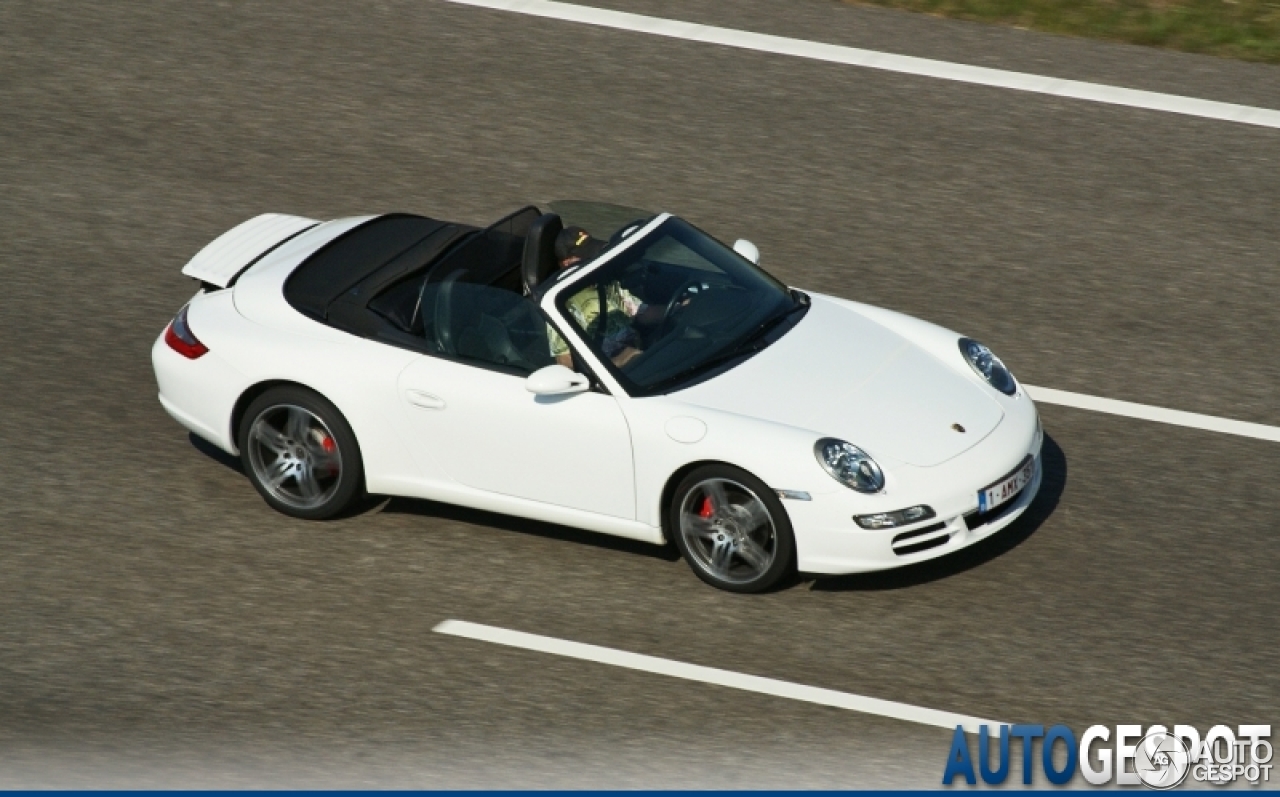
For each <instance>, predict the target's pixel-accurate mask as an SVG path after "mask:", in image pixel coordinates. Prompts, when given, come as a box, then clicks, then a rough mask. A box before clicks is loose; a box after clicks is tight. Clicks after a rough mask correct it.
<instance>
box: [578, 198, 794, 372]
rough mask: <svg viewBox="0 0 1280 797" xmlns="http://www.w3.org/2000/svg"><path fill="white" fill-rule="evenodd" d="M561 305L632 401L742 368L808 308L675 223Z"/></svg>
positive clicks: (587, 279)
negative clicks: (725, 371)
mask: <svg viewBox="0 0 1280 797" xmlns="http://www.w3.org/2000/svg"><path fill="white" fill-rule="evenodd" d="M556 305H557V306H558V308H559V310H560V312H561V314H562V315H563V316H564V317H565V318H567V319H568V320H569V321H570V323H572V324H573V325H574V326H575V327H576V328H577V329H578V331H579V332H581V333H582V336H583V337H584V338H585V339H586V340H587V341H588V343H589V344H590V346H591V348H592V350H593V351H594V352H595V354H596V356H597V357H599V358H600V359H601V360H602V361H604V362H605V363H606V365H607V366H608V367H609V368H610V371H611V372H612V373H613V375H614V377H615V378H616V379H618V381H619V382H621V383H622V385H623V387H624V388H625V389H626V390H627V392H628V393H630V394H631V395H638V396H646V395H655V394H658V393H668V392H671V391H673V390H678V389H680V388H682V387H686V386H688V385H690V384H692V383H694V382H697V381H700V380H702V379H705V378H707V377H708V376H711V375H714V374H716V373H719V372H720V371H722V370H724V369H726V368H730V367H732V366H734V365H736V364H737V363H739V362H742V361H743V360H744V359H745V358H747V357H749V356H751V355H752V354H754V353H755V352H757V351H759V350H760V349H762V348H764V347H765V346H767V345H768V344H769V343H770V342H772V341H773V340H776V339H777V338H778V337H780V336H781V335H782V334H783V333H785V332H786V331H787V330H788V329H790V328H791V326H793V325H794V323H795V321H796V320H798V319H799V318H800V317H801V316H802V315H803V311H804V309H805V308H807V307H808V300H807V298H806V297H804V296H803V295H802V294H798V293H794V292H792V291H789V290H787V288H786V286H784V285H782V284H781V283H780V282H778V281H777V280H775V279H774V278H773V277H771V276H769V275H768V274H766V273H765V272H764V271H762V270H760V269H759V268H758V267H756V266H755V265H753V264H751V263H750V262H748V261H747V260H746V259H744V258H743V257H742V256H740V255H739V254H738V253H737V252H734V251H733V250H732V249H729V248H728V247H726V246H725V245H724V244H722V243H720V242H719V241H717V240H715V239H714V238H712V237H711V236H709V235H707V234H706V233H704V232H702V231H701V230H699V229H697V228H696V227H694V226H692V225H691V224H689V223H688V222H685V221H683V220H681V219H678V218H674V217H672V218H669V219H667V220H666V221H664V222H662V224H660V225H659V226H658V227H657V228H656V229H654V230H652V231H650V232H649V233H648V234H647V235H645V236H644V238H643V239H641V240H639V241H636V242H635V243H634V244H632V245H631V246H629V247H627V248H626V249H625V250H623V251H622V252H620V253H618V255H617V256H616V257H615V258H614V259H612V260H611V261H610V262H608V263H607V264H605V265H603V266H601V267H600V268H599V269H597V270H595V271H593V272H591V273H590V274H587V275H586V276H584V277H582V278H580V279H578V280H576V281H573V282H571V283H570V284H569V285H568V286H567V287H566V288H565V289H564V290H562V291H561V292H560V294H559V295H558V296H557V298H556ZM601 308H603V309H604V312H601Z"/></svg>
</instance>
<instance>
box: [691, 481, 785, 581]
mask: <svg viewBox="0 0 1280 797" xmlns="http://www.w3.org/2000/svg"><path fill="white" fill-rule="evenodd" d="M717 485H718V489H717ZM753 499H754V500H753ZM717 504H719V506H717ZM762 511H763V513H764V514H763V515H762V514H761V512H762ZM666 512H667V530H668V532H669V534H670V537H671V539H672V540H674V541H675V544H676V547H677V548H679V549H680V554H681V555H682V556H684V559H685V561H686V562H688V563H689V567H690V568H691V569H692V570H693V572H694V574H695V575H697V576H698V578H700V579H702V580H703V581H705V582H707V583H708V584H710V585H711V586H713V587H716V588H718V589H722V590H726V591H728V592H764V591H765V590H767V589H769V588H770V587H773V586H774V585H776V584H777V583H778V581H779V580H780V579H781V578H782V577H783V576H786V575H787V574H788V573H790V572H792V570H793V569H794V567H795V550H796V544H795V536H794V535H793V533H792V529H791V520H790V519H789V518H788V517H787V512H786V510H785V509H784V508H783V506H782V502H781V501H779V500H778V496H777V494H775V493H774V492H773V490H770V489H769V488H768V486H766V485H765V483H764V482H762V481H760V480H759V479H757V478H756V477H755V476H752V475H751V474H750V473H747V472H746V471H745V470H742V469H741V468H735V467H732V466H730V465H704V466H701V467H698V468H695V469H694V470H692V471H690V472H689V473H688V474H687V475H686V476H685V477H684V478H683V479H681V480H680V483H679V484H677V485H676V488H675V490H673V491H672V493H671V503H670V505H669V506H668V507H667V510H666ZM765 521H767V523H766V522H765Z"/></svg>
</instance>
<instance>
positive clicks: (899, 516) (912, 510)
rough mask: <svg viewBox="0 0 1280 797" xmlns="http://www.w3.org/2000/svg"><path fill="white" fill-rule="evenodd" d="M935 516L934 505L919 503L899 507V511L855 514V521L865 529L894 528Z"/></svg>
mask: <svg viewBox="0 0 1280 797" xmlns="http://www.w3.org/2000/svg"><path fill="white" fill-rule="evenodd" d="M931 517H933V507H930V506H925V505H924V504H919V505H917V506H909V507H907V508H906V509H899V510H898V511H897V512H877V513H876V514H874V515H854V516H853V522H855V523H857V524H858V525H859V526H861V527H863V528H864V529H892V528H896V527H897V526H905V525H907V524H908V523H916V522H918V521H921V520H928V519H929V518H931Z"/></svg>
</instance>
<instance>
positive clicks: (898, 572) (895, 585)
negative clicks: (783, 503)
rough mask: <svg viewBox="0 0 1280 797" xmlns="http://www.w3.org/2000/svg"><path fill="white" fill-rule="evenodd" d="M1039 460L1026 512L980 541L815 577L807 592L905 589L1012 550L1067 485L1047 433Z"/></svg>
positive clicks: (1062, 462) (1059, 454)
mask: <svg viewBox="0 0 1280 797" xmlns="http://www.w3.org/2000/svg"><path fill="white" fill-rule="evenodd" d="M1040 457H1041V459H1040V463H1041V467H1043V468H1044V476H1043V479H1042V481H1041V483H1040V492H1039V493H1037V494H1036V497H1035V499H1034V500H1033V501H1032V502H1031V506H1029V507H1027V511H1026V512H1023V513H1022V515H1021V516H1020V517H1019V518H1018V519H1017V520H1015V521H1013V522H1012V523H1010V524H1009V525H1008V526H1007V527H1005V528H1003V529H1001V530H1000V531H998V532H996V533H995V534H993V535H992V536H990V537H988V538H987V539H985V540H983V541H982V542H979V543H975V544H974V545H971V546H969V547H968V548H962V549H960V550H959V551H956V552H955V553H953V554H949V555H947V556H942V557H939V558H937V559H930V560H929V561H927V562H921V563H920V564H916V565H908V566H906V567H900V568H896V569H894V570H881V571H878V572H875V573H854V574H851V575H847V576H818V577H816V578H815V580H814V582H813V584H812V585H811V586H810V587H809V589H811V590H815V591H831V592H835V591H878V590H891V589H906V588H907V587H915V586H918V585H920V584H928V583H929V582H931V581H938V580H939V579H943V578H950V577H951V576H954V575H958V574H960V573H963V572H965V571H966V570H971V569H973V568H975V567H978V566H980V565H984V564H986V563H987V562H990V561H991V560H992V559H995V558H996V557H998V556H1003V555H1004V554H1006V553H1008V552H1009V551H1012V550H1013V549H1014V548H1017V547H1018V546H1019V545H1021V544H1022V543H1023V542H1025V541H1026V540H1027V539H1028V538H1029V537H1030V536H1031V535H1032V534H1035V533H1036V531H1037V530H1038V529H1039V528H1040V526H1042V525H1043V524H1044V522H1045V521H1046V520H1048V519H1049V516H1050V515H1052V514H1053V513H1054V511H1055V510H1056V509H1057V508H1058V500H1059V499H1060V498H1061V497H1062V491H1063V490H1065V489H1066V486H1067V457H1066V454H1064V453H1063V451H1062V447H1061V446H1059V445H1058V444H1057V442H1056V441H1055V440H1054V439H1053V438H1052V437H1050V436H1049V435H1048V434H1045V437H1044V446H1043V447H1042V448H1041V450H1040Z"/></svg>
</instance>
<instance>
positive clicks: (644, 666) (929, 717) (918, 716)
mask: <svg viewBox="0 0 1280 797" xmlns="http://www.w3.org/2000/svg"><path fill="white" fill-rule="evenodd" d="M432 630H433V631H435V632H437V633H440V634H449V635H450V636H457V637H465V638H466V639H476V640H479V641H481V642H492V643H494V644H496V645H507V646H508V647H513V648H523V649H525V650H534V651H537V652H539V653H550V654H552V655H555V656H565V657H567V658H570V659H581V660H583V661H594V662H597V663H599V664H611V665H613V666H614V667H625V668H626V669H628V670H640V671H641V672H648V673H655V674H657V675H668V676H671V677H672V678H683V679H685V680H686V681H699V682H701V683H705V684H715V685H717V686H727V687H729V688H730V689H742V690H745V691H747V692H758V693H759V694H762V695H772V696H774V697H785V698H788V699H790V700H800V701H803V702H805V703H817V704H818V705H820V706H833V707H835V708H843V709H848V710H849V711H860V712H862V713H863V714H875V715H877V716H880V717H890V718H892V719H898V720H905V721H907V722H917V723H920V724H921V725H936V726H937V727H939V728H946V729H948V730H954V729H955V727H956V726H957V725H963V726H964V729H965V730H966V731H968V732H970V733H979V730H978V726H980V725H986V726H987V729H988V730H987V733H988V734H992V735H994V734H998V733H999V732H1000V725H1001V723H999V722H996V721H994V720H984V719H978V718H977V717H966V716H965V715H963V714H952V713H951V712H949V711H937V710H935V709H931V708H922V707H920V706H912V705H909V704H907V703H895V702H893V701H892V700H881V699H879V698H875V697H863V696H862V695H854V694H850V693H848V692H837V691H836V690H834V689H823V688H821V687H817V686H805V685H803V684H796V683H791V682H790V681H779V680H776V679H773V678H762V677H760V676H758V675H745V674H743V673H739V672H731V671H729V670H721V669H717V668H715V667H703V666H701V665H699V664H686V663H684V662H680V661H672V660H671V659H660V658H658V657H657V656H646V655H644V654H641V653H631V652H628V651H625V650H615V649H614V648H604V647H600V646H599V645H587V644H584V643H582V642H570V641H568V640H566V639H557V638H556V637H549V636H541V635H539V634H526V633H525V632H523V631H512V630H510V629H507V628H498V627H496V626H492V625H480V624H479V623H469V622H467V621H465V620H445V621H444V622H442V623H440V624H439V625H437V626H436V627H435V628H433V629H432Z"/></svg>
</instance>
